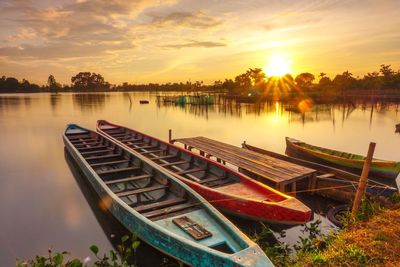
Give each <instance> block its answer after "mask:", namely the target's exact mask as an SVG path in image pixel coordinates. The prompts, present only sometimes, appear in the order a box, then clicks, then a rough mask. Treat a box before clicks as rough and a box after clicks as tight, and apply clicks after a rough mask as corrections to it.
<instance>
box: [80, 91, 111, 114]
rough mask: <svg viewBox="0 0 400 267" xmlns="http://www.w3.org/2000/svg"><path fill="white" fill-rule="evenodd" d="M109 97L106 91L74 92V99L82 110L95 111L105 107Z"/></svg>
mask: <svg viewBox="0 0 400 267" xmlns="http://www.w3.org/2000/svg"><path fill="white" fill-rule="evenodd" d="M108 97H109V95H107V94H106V93H90V94H88V93H86V94H81V93H79V94H73V96H72V101H73V104H74V107H77V108H78V109H80V110H81V111H82V112H95V111H100V110H102V109H104V106H105V104H106V100H107V98H108Z"/></svg>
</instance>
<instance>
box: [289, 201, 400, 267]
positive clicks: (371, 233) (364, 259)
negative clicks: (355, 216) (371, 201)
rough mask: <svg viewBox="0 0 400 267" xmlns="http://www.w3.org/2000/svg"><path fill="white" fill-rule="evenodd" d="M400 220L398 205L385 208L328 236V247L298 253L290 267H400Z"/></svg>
mask: <svg viewBox="0 0 400 267" xmlns="http://www.w3.org/2000/svg"><path fill="white" fill-rule="evenodd" d="M399 222H400V205H399V204H397V205H391V206H390V207H385V208H382V209H380V210H379V211H377V213H376V214H374V215H373V216H372V217H371V218H370V219H369V220H368V221H361V222H358V223H356V224H353V225H349V226H347V227H346V228H345V229H344V230H342V231H340V232H339V233H337V234H335V235H334V236H332V237H328V240H327V246H326V248H324V249H321V250H315V251H311V252H308V253H302V254H300V255H298V257H297V261H296V262H294V264H293V265H291V266H299V267H300V266H302V267H305V266H399V265H400V259H399V255H400V223H399Z"/></svg>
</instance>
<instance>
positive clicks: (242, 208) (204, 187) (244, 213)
mask: <svg viewBox="0 0 400 267" xmlns="http://www.w3.org/2000/svg"><path fill="white" fill-rule="evenodd" d="M97 130H98V131H99V132H101V133H102V134H104V135H106V136H108V137H110V138H111V139H112V140H114V141H115V142H118V143H119V144H121V145H123V146H125V148H127V149H131V150H134V151H137V152H139V153H141V154H142V155H144V156H146V157H149V158H150V159H152V160H153V161H154V162H155V163H157V164H158V165H159V166H161V167H164V168H166V169H168V170H169V171H170V172H172V173H173V174H174V175H175V176H176V177H178V178H179V179H181V180H182V181H184V182H185V183H186V184H188V185H189V186H190V187H192V188H193V189H194V190H196V191H197V192H198V193H200V194H201V195H202V196H203V197H205V198H206V199H207V200H208V201H210V202H211V203H212V204H213V205H214V206H215V207H217V208H219V209H221V210H222V211H225V212H228V213H232V214H234V215H238V216H241V217H245V218H249V219H254V220H257V221H269V222H274V223H284V224H299V223H304V222H307V221H308V220H309V219H310V217H311V210H310V209H309V208H308V207H306V206H305V205H303V204H302V203H301V202H300V201H298V200H297V199H296V198H293V197H291V196H287V195H285V194H283V193H281V192H279V191H276V190H274V189H272V188H271V187H269V186H267V185H264V184H262V183H259V182H257V181H254V180H252V179H250V178H248V177H247V176H244V175H242V174H240V173H238V172H236V171H234V170H232V169H229V168H227V167H226V166H223V165H221V164H218V163H216V162H215V161H211V160H209V159H206V158H204V157H201V156H199V155H197V154H194V153H192V152H190V151H187V150H185V149H182V148H180V147H178V146H175V145H172V144H169V143H167V142H164V141H161V140H159V139H156V138H154V137H151V136H148V135H145V134H143V133H140V132H137V131H135V130H132V129H128V128H126V127H123V126H119V125H116V124H112V123H109V122H106V121H98V122H97Z"/></svg>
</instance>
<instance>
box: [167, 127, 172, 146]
mask: <svg viewBox="0 0 400 267" xmlns="http://www.w3.org/2000/svg"><path fill="white" fill-rule="evenodd" d="M168 142H169V143H170V144H172V130H171V129H169V130H168Z"/></svg>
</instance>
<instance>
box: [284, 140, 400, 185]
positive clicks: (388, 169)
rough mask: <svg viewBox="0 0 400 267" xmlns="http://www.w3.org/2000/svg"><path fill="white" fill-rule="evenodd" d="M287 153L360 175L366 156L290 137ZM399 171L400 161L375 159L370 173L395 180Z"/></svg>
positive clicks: (287, 143) (376, 176)
mask: <svg viewBox="0 0 400 267" xmlns="http://www.w3.org/2000/svg"><path fill="white" fill-rule="evenodd" d="M286 154H288V155H289V156H292V157H296V158H302V159H306V160H310V161H315V162H319V163H323V164H327V165H330V166H333V167H336V168H342V169H345V170H348V171H351V172H354V173H356V174H359V175H360V174H361V171H362V168H363V166H364V160H365V157H363V156H360V155H356V154H351V153H347V152H341V151H337V150H332V149H328V148H323V147H318V146H313V145H310V144H306V143H304V142H302V141H299V140H296V139H293V138H289V137H286ZM399 172H400V162H395V161H387V160H380V159H373V160H372V162H371V166H370V172H369V173H370V176H373V177H374V178H383V179H389V180H395V179H396V177H397V175H398V174H399Z"/></svg>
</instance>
